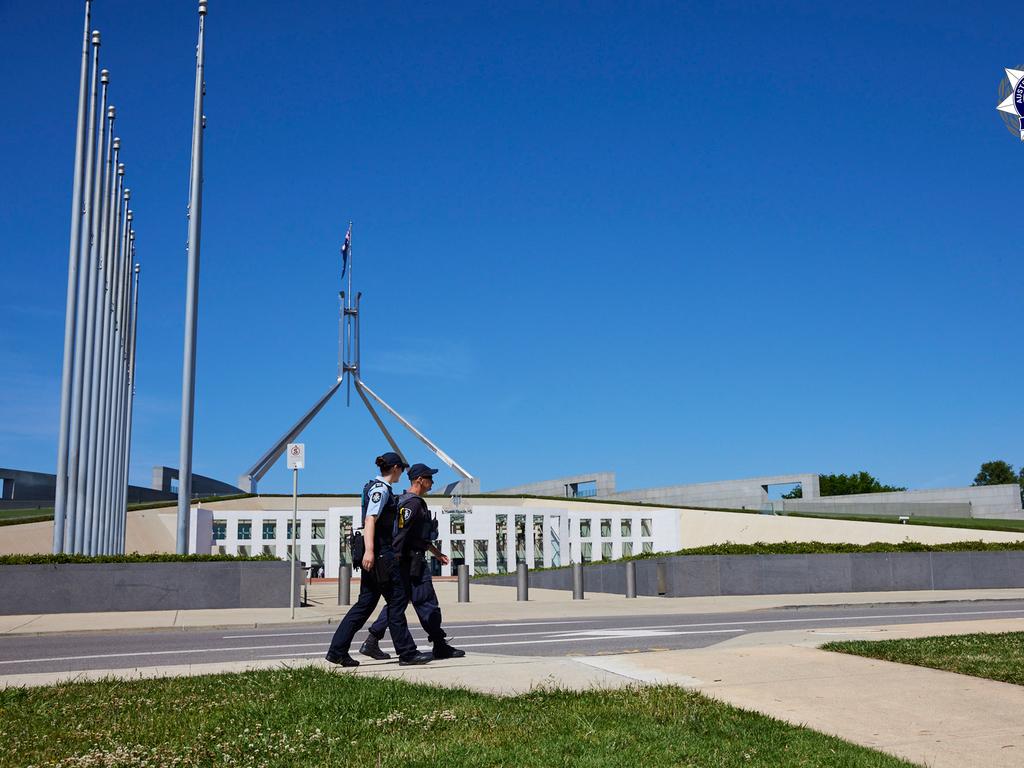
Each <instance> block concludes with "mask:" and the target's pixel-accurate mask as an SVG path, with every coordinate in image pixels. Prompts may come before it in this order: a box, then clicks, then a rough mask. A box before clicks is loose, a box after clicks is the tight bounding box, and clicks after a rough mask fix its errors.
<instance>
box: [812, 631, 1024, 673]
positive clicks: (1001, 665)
mask: <svg viewBox="0 0 1024 768" xmlns="http://www.w3.org/2000/svg"><path fill="white" fill-rule="evenodd" d="M822 647H823V648H824V649H825V650H827V651H838V652H839V653H851V654H854V655H857V656H869V657H871V658H873V659H884V660H886V661H897V662H899V663H901V664H914V665H916V666H919V667H931V668H932V669H944V670H947V671H949V672H959V673H960V674H962V675H973V676H974V677H987V678H988V679H989V680H1000V681H1002V682H1004V683H1013V684H1015V685H1024V632H1004V633H1002V634H978V635H943V636H940V637H921V638H915V639H912V640H875V641H864V642H861V641H850V642H840V643H828V644H826V645H824V646H822Z"/></svg>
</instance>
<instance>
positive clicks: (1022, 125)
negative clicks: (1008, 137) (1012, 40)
mask: <svg viewBox="0 0 1024 768" xmlns="http://www.w3.org/2000/svg"><path fill="white" fill-rule="evenodd" d="M999 97H1000V98H1001V99H1002V101H1001V102H999V106H997V107H996V109H998V110H999V111H1000V112H1002V113H1003V114H1002V115H1000V116H1001V117H1002V118H1003V121H1004V122H1005V123H1006V127H1007V128H1009V129H1010V133H1012V134H1014V135H1015V136H1017V135H1019V136H1020V140H1021V141H1024V66H1020V65H1019V66H1018V67H1017V69H1007V70H1006V77H1004V78H1003V79H1002V80H1001V81H1000V83H999Z"/></svg>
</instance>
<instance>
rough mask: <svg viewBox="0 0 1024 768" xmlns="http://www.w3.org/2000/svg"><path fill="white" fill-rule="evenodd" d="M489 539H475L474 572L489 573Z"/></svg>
mask: <svg viewBox="0 0 1024 768" xmlns="http://www.w3.org/2000/svg"><path fill="white" fill-rule="evenodd" d="M490 543H491V542H489V541H488V540H487V539H473V572H474V573H487V569H488V568H489V567H490V563H489V562H488V560H487V548H488V546H489V545H490Z"/></svg>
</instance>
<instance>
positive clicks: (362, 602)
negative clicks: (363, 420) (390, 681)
mask: <svg viewBox="0 0 1024 768" xmlns="http://www.w3.org/2000/svg"><path fill="white" fill-rule="evenodd" d="M376 464H377V467H378V468H379V469H380V474H379V475H378V476H377V477H376V478H375V479H373V480H371V481H370V482H368V483H367V484H366V485H365V486H363V498H362V511H363V531H364V534H363V539H364V541H365V546H366V552H365V554H364V555H363V559H362V562H361V565H362V569H363V573H362V578H361V579H360V580H359V599H358V600H356V604H355V605H353V606H352V608H351V609H350V610H349V612H348V613H347V614H345V618H344V619H342V621H341V624H339V625H338V629H337V630H336V631H335V633H334V638H333V639H332V640H331V647H330V648H329V649H328V651H327V660H328V661H329V662H331V663H332V664H341V665H342V666H344V667H358V666H359V662H358V661H356V660H355V659H353V658H352V657H351V656H350V655H349V652H348V649H349V646H351V645H352V638H353V637H354V636H355V634H356V632H358V631H359V630H360V629H362V628H363V625H364V624H365V623H366V620H367V619H368V618H370V616H371V615H372V614H373V611H374V610H375V609H376V608H377V603H378V602H380V598H381V597H383V598H384V601H385V602H386V603H387V605H388V606H390V608H391V610H390V611H389V612H388V622H387V623H388V628H389V629H390V630H391V639H392V641H393V642H394V644H395V651H397V653H398V663H399V664H403V665H404V664H426V663H427V662H428V661H430V656H429V655H428V654H425V653H420V652H419V651H418V650H416V641H415V640H413V639H412V635H411V634H410V633H409V625H408V624H407V623H406V620H405V609H406V606H407V605H408V604H409V595H408V592H406V589H405V587H404V586H403V583H402V579H401V576H400V573H399V568H398V559H397V557H396V554H397V550H396V549H395V547H394V545H393V542H392V539H393V537H394V532H395V530H397V524H396V516H397V513H398V504H397V501H396V499H395V496H394V493H393V492H392V490H391V484H392V483H394V482H396V481H397V480H398V478H400V477H401V476H402V470H403V469H405V468H406V467H407V466H408V465H407V464H406V463H405V462H404V461H403V460H402V457H401V456H399V455H398V454H397V453H385V454H383V455H382V456H378V457H377V460H376Z"/></svg>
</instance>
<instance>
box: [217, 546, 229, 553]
mask: <svg viewBox="0 0 1024 768" xmlns="http://www.w3.org/2000/svg"><path fill="white" fill-rule="evenodd" d="M227 553H228V550H227V548H226V547H225V546H224V545H223V544H221V545H220V546H219V547H217V554H218V555H226V554H227Z"/></svg>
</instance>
